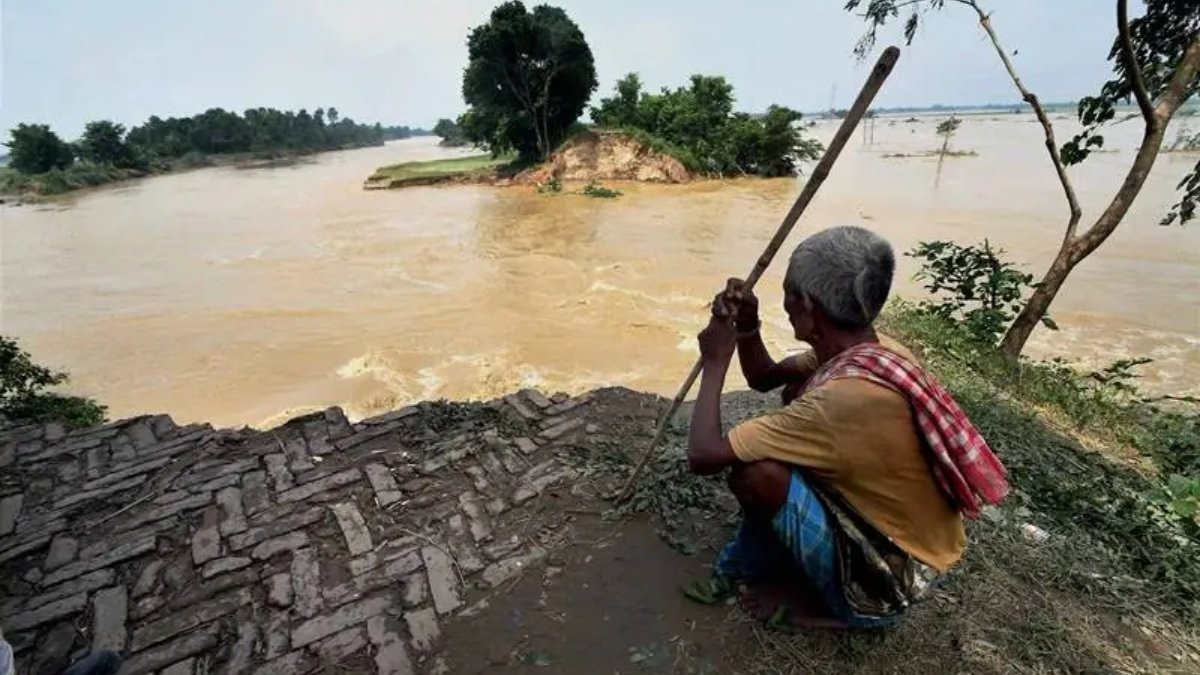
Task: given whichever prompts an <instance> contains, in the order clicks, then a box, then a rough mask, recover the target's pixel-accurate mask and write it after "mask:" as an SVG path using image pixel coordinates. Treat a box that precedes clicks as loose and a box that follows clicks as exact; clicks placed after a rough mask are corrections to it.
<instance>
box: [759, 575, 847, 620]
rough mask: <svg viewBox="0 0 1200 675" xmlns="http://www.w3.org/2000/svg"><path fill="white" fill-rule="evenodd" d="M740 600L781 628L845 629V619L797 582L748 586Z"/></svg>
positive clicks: (761, 616)
mask: <svg viewBox="0 0 1200 675" xmlns="http://www.w3.org/2000/svg"><path fill="white" fill-rule="evenodd" d="M738 602H739V604H740V605H741V607H742V610H743V611H745V612H746V613H747V614H749V615H750V616H752V617H754V618H755V619H757V620H759V621H762V622H763V623H764V624H765V625H767V627H769V628H774V629H778V630H783V631H787V630H796V629H799V628H825V629H836V630H842V629H845V628H847V626H846V624H845V622H843V621H842V620H840V619H837V618H834V617H833V616H831V615H830V614H829V610H828V609H826V608H825V602H824V601H823V600H822V599H821V598H820V596H818V595H817V594H816V592H814V591H809V590H807V589H803V588H799V587H797V585H796V584H781V583H769V584H758V585H755V586H746V587H745V590H744V591H743V592H742V593H741V595H740V596H739V598H738Z"/></svg>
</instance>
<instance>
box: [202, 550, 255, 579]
mask: <svg viewBox="0 0 1200 675" xmlns="http://www.w3.org/2000/svg"><path fill="white" fill-rule="evenodd" d="M249 564H250V559H249V558H246V557H243V556H228V557H225V558H217V559H216V560H211V561H209V562H208V563H207V564H205V565H204V569H202V570H201V571H200V576H202V577H204V578H205V579H209V578H212V577H215V576H217V575H218V574H224V573H226V572H233V571H234V570H240V569H242V568H243V567H246V566H247V565H249Z"/></svg>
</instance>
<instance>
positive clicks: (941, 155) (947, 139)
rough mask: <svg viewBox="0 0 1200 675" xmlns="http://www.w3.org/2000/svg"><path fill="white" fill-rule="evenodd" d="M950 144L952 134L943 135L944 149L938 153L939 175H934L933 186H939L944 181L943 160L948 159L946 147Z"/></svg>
mask: <svg viewBox="0 0 1200 675" xmlns="http://www.w3.org/2000/svg"><path fill="white" fill-rule="evenodd" d="M949 146H950V134H946V135H945V136H944V137H942V151H941V152H939V153H938V166H937V175H936V176H934V177H933V186H934V187H937V186H938V185H940V184H941V182H942V162H945V161H946V148H947V147H949Z"/></svg>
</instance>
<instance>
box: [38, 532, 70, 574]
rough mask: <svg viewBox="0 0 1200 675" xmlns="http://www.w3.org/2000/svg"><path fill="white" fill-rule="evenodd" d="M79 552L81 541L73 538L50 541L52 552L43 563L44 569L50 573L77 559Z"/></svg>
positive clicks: (56, 538)
mask: <svg viewBox="0 0 1200 675" xmlns="http://www.w3.org/2000/svg"><path fill="white" fill-rule="evenodd" d="M78 552H79V540H78V539H75V538H73V537H55V538H54V539H52V540H51V541H50V550H49V551H47V552H46V559H45V560H44V561H43V562H42V569H43V570H45V571H47V572H50V571H52V570H56V569H58V568H59V567H62V566H63V565H66V564H67V563H69V562H71V561H72V560H74V559H75V554H76V553H78Z"/></svg>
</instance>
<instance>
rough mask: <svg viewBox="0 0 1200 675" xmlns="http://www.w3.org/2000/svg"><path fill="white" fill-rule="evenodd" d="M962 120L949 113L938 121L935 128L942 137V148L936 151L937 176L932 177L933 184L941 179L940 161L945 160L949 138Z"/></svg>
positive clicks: (948, 148)
mask: <svg viewBox="0 0 1200 675" xmlns="http://www.w3.org/2000/svg"><path fill="white" fill-rule="evenodd" d="M960 124H962V120H960V119H959V118H957V117H955V116H954V115H951V116H950V117H948V118H947V119H945V120H944V121H942V122H939V123H938V125H937V129H935V131H936V133H937V135H938V136H941V137H942V149H941V150H939V151H938V165H937V177H936V178H934V185H937V184H938V183H939V182H941V180H942V162H945V161H946V153H947V152H949V150H950V138H951V137H952V136H954V132H955V131H958V127H959V125H960Z"/></svg>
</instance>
